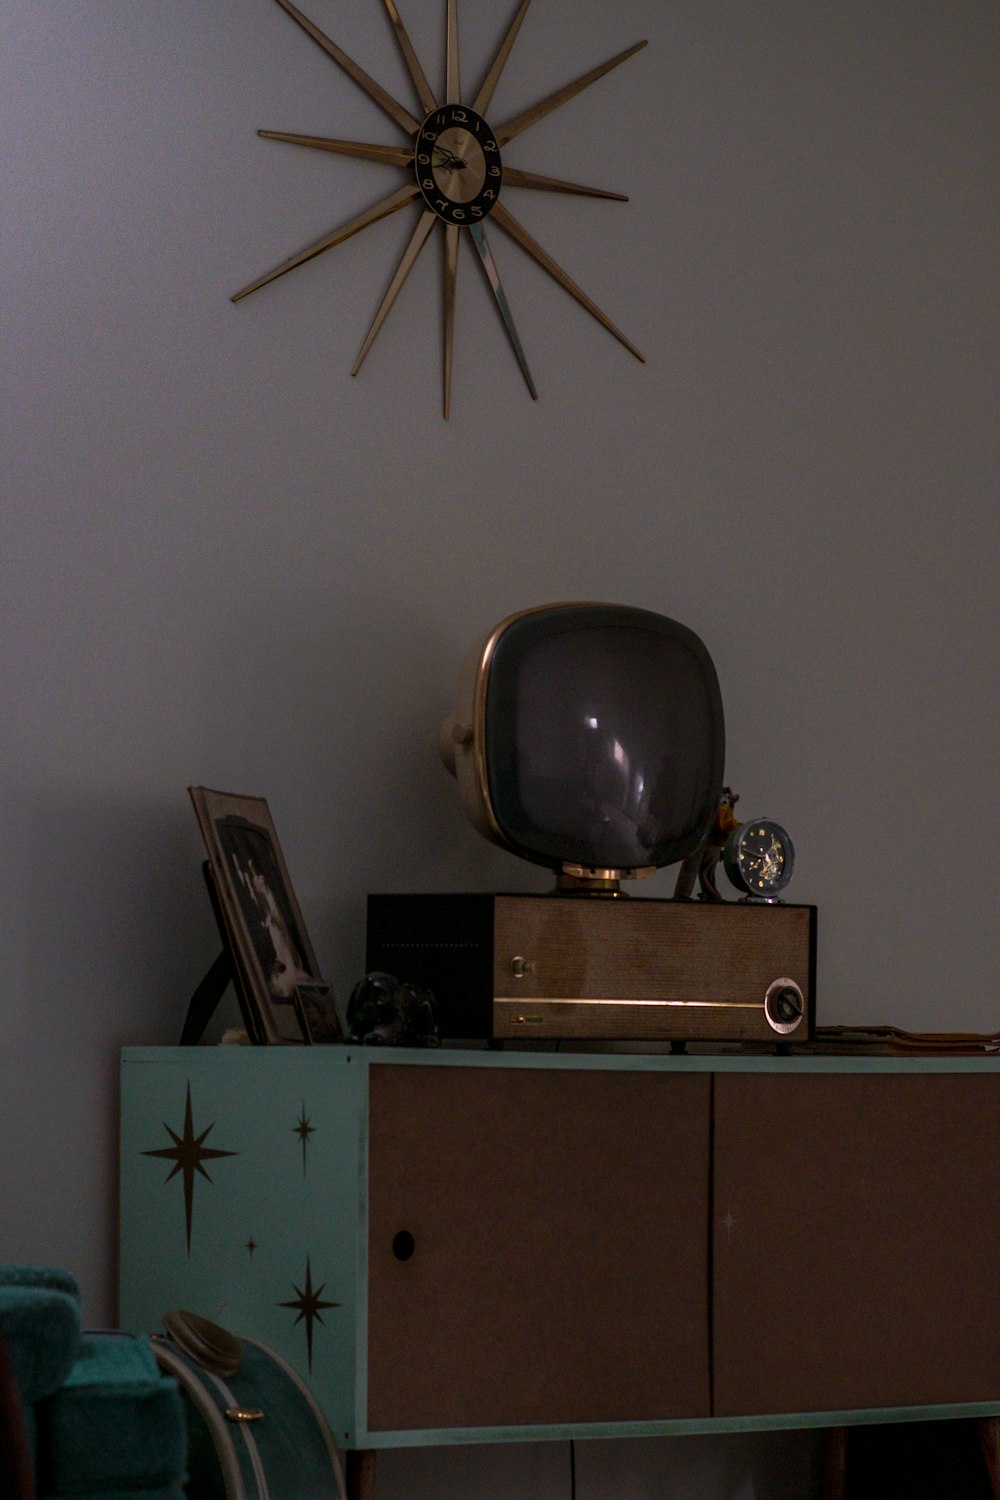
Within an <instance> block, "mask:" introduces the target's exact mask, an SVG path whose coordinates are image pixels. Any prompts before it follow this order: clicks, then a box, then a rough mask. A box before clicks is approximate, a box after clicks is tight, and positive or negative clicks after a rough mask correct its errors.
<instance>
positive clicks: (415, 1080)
mask: <svg viewBox="0 0 1000 1500" xmlns="http://www.w3.org/2000/svg"><path fill="white" fill-rule="evenodd" d="M370 1076H371V1089H370V1102H369V1195H370V1198H369V1234H368V1260H369V1292H368V1319H369V1323H368V1424H369V1430H371V1431H373V1432H374V1431H391V1430H401V1429H402V1430H419V1429H440V1428H461V1427H495V1426H522V1425H548V1424H552V1423H564V1422H565V1423H587V1422H613V1421H630V1420H643V1419H649V1420H654V1419H657V1418H672V1417H684V1416H695V1415H705V1414H707V1412H708V1410H709V1375H708V1349H709V1336H708V1185H709V1132H710V1118H709V1112H710V1096H711V1082H710V1078H709V1077H708V1076H707V1075H705V1074H691V1075H679V1074H666V1073H656V1072H649V1073H644V1072H641V1071H637V1072H630V1071H627V1070H622V1071H616V1070H597V1069H593V1070H589V1069H584V1068H580V1069H577V1068H545V1069H539V1068H530V1067H524V1068H522V1067H503V1068H499V1067H497V1068H494V1067H468V1066H455V1067H442V1066H437V1067H428V1066H421V1065H419V1064H417V1065H413V1066H400V1065H395V1066H394V1065H392V1064H389V1063H386V1064H385V1065H378V1064H373V1065H372V1067H371V1074H370Z"/></svg>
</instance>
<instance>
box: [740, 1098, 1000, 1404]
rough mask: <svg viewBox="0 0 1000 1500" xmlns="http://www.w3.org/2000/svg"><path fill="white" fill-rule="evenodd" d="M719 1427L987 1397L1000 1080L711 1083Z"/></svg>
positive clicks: (993, 1377)
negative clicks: (764, 1415) (765, 1416)
mask: <svg viewBox="0 0 1000 1500" xmlns="http://www.w3.org/2000/svg"><path fill="white" fill-rule="evenodd" d="M714 1159H715V1171H714V1208H713V1222H714V1264H713V1284H714V1296H713V1323H714V1387H715V1412H716V1414H717V1415H720V1416H725V1415H732V1414H736V1413H745V1412H796V1411H836V1410H844V1409H850V1408H857V1407H885V1406H897V1405H899V1406H906V1405H924V1404H936V1403H952V1402H967V1401H989V1400H994V1399H996V1397H997V1395H998V1394H1000V1311H998V1307H1000V1303H998V1287H1000V1075H998V1074H995V1073H994V1074H979V1075H974V1074H971V1073H970V1074H962V1073H941V1074H928V1073H923V1074H913V1073H867V1074H846V1073H842V1074H839V1075H832V1074H815V1073H813V1074H809V1073H803V1074H791V1073H789V1074H784V1075H779V1074H771V1073H764V1074H757V1073H746V1074H738V1073H726V1074H719V1075H718V1076H717V1077H716V1084H715V1138H714Z"/></svg>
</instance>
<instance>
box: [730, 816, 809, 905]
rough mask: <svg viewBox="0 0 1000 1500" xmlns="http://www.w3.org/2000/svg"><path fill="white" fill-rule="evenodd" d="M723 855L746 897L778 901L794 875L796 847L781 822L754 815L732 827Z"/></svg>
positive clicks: (732, 876) (731, 878)
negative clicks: (781, 892)
mask: <svg viewBox="0 0 1000 1500" xmlns="http://www.w3.org/2000/svg"><path fill="white" fill-rule="evenodd" d="M722 858H723V863H724V865H725V870H726V874H727V875H728V876H729V878H730V880H731V881H732V883H733V885H734V886H735V887H736V889H737V890H738V891H742V892H743V894H744V898H745V899H746V900H749V901H778V900H780V896H779V894H778V893H779V892H780V891H783V890H784V889H785V886H786V885H787V884H788V882H789V881H790V880H791V878H792V871H793V869H794V867H795V846H794V845H793V843H792V840H791V837H790V835H789V833H788V830H787V829H786V828H783V827H782V826H781V824H780V823H775V822H774V821H773V819H771V818H752V819H750V820H748V821H747V822H746V823H741V824H740V825H739V827H738V828H734V829H733V831H732V833H731V834H730V835H729V838H728V839H727V840H726V846H725V849H724V851H723V855H722Z"/></svg>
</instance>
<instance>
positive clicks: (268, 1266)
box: [120, 1046, 1000, 1448]
mask: <svg viewBox="0 0 1000 1500" xmlns="http://www.w3.org/2000/svg"><path fill="white" fill-rule="evenodd" d="M998 1159H1000V1056H995V1055H994V1056H981V1055H976V1056H965V1055H963V1056H953V1055H949V1056H945V1055H941V1056H925V1055H921V1056H915V1057H910V1056H898V1055H880V1056H871V1055H864V1056H859V1055H856V1054H849V1055H830V1054H818V1053H815V1052H812V1053H809V1054H807V1055H792V1056H787V1057H776V1056H774V1055H766V1054H751V1055H747V1054H742V1053H736V1052H732V1053H716V1054H710V1053H701V1054H695V1055H690V1056H687V1055H685V1056H669V1055H663V1054H650V1053H641V1052H617V1053H615V1052H599V1053H598V1052H594V1053H590V1052H565V1051H564V1052H558V1053H553V1052H551V1051H549V1052H491V1051H485V1050H483V1051H462V1050H458V1049H454V1050H453V1049H442V1050H439V1051H432V1050H427V1051H422V1050H421V1051H401V1050H396V1049H380V1048H359V1047H353V1046H338V1047H329V1048H318V1047H317V1048H293V1047H285V1048H240V1047H232V1048H219V1047H216V1048H209V1047H197V1048H129V1049H126V1050H125V1052H124V1053H123V1058H122V1139H121V1297H120V1321H121V1324H122V1326H123V1327H124V1328H127V1329H130V1330H133V1331H140V1332H141V1331H145V1332H150V1331H153V1330H155V1329H156V1328H157V1327H158V1326H159V1323H160V1319H161V1317H162V1314H163V1313H164V1312H165V1311H167V1310H168V1309H170V1308H172V1307H184V1308H188V1309H190V1310H191V1311H195V1312H198V1313H200V1314H202V1315H203V1316H205V1317H208V1318H211V1319H214V1320H215V1321H218V1322H220V1323H223V1324H224V1325H225V1326H226V1327H228V1328H230V1329H232V1330H233V1331H234V1332H236V1333H241V1334H244V1335H246V1336H247V1337H252V1338H255V1339H258V1340H260V1341H262V1342H264V1343H265V1344H268V1345H269V1346H271V1347H272V1348H274V1349H276V1350H277V1351H278V1352H279V1353H280V1354H282V1355H283V1356H284V1357H285V1358H286V1359H288V1360H289V1361H290V1362H291V1363H292V1364H293V1365H294V1366H295V1367H296V1368H297V1369H298V1370H299V1371H300V1373H301V1374H302V1375H303V1377H304V1378H305V1379H306V1380H307V1381H309V1383H310V1384H311V1386H312V1388H313V1390H314V1392H315V1394H316V1395H317V1397H318V1399H319V1400H320V1402H321V1404H322V1405H323V1407H324V1409H325V1411H326V1413H327V1416H328V1418H329V1420H330V1422H331V1428H332V1430H333V1433H334V1437H335V1439H336V1440H337V1441H338V1442H339V1443H340V1444H342V1445H343V1446H345V1447H349V1448H354V1447H356V1448H365V1447H367V1448H371V1447H380V1446H399V1445H403V1444H406V1443H415V1442H420V1443H428V1442H456V1441H460V1442H465V1441H496V1440H499V1439H507V1438H511V1439H523V1438H527V1437H557V1436H565V1435H567V1434H574V1433H576V1434H580V1435H592V1436H596V1435H603V1434H608V1435H623V1436H624V1435H631V1434H652V1433H666V1432H686V1431H710V1430H722V1429H725V1430H736V1429H743V1428H752V1427H763V1426H772V1427H788V1426H793V1425H800V1426H805V1425H824V1426H826V1425H834V1424H835V1423H836V1422H837V1421H838V1420H839V1419H841V1418H843V1417H844V1415H845V1414H847V1415H848V1419H849V1420H869V1421H871V1420H877V1419H879V1418H881V1419H882V1420H900V1419H901V1418H902V1417H904V1416H907V1415H914V1416H916V1415H928V1414H934V1415H987V1414H992V1413H995V1412H998V1411H1000V1333H998V1332H997V1331H996V1320H995V1315H994V1313H993V1309H992V1306H991V1304H990V1289H991V1287H992V1288H993V1290H994V1291H995V1280H996V1277H995V1269H994V1268H995V1265H996V1262H997V1254H998V1246H1000V1181H998V1178H1000V1174H998V1173H997V1171H996V1166H995V1164H996V1161H997V1160H998ZM992 1300H993V1303H995V1297H994V1298H993V1299H992ZM914 1369H917V1370H919V1371H922V1372H924V1373H923V1374H921V1375H920V1377H919V1378H916V1377H914V1376H913V1375H912V1374H911V1372H912V1371H913V1370H914Z"/></svg>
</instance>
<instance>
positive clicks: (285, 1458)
mask: <svg viewBox="0 0 1000 1500" xmlns="http://www.w3.org/2000/svg"><path fill="white" fill-rule="evenodd" d="M238 1342H239V1344H240V1345H241V1346H242V1357H241V1359H240V1363H239V1368H238V1369H237V1370H236V1371H235V1372H234V1373H226V1374H219V1373H216V1372H214V1371H212V1370H210V1369H206V1368H205V1366H204V1365H202V1364H201V1363H199V1361H198V1360H197V1359H195V1358H193V1357H192V1355H191V1354H189V1353H188V1352H187V1351H186V1350H185V1349H182V1348H181V1347H180V1346H179V1345H178V1344H177V1343H176V1342H175V1341H174V1340H173V1339H171V1338H164V1337H163V1336H162V1335H154V1337H153V1340H152V1345H153V1350H154V1352H155V1354H156V1358H157V1362H158V1364H159V1366H160V1368H161V1370H163V1371H164V1372H165V1373H166V1374H168V1375H172V1376H174V1378H175V1379H176V1381H177V1383H178V1385H179V1386H180V1389H181V1394H182V1396H183V1397H184V1406H185V1415H186V1417H187V1427H188V1459H187V1469H188V1485H187V1494H188V1497H189V1500H343V1497H344V1496H345V1495H346V1490H345V1487H344V1477H343V1470H342V1468H341V1464H340V1458H339V1455H338V1453H337V1450H336V1448H335V1447H334V1443H333V1439H332V1438H331V1436H330V1432H329V1428H328V1427H327V1425H326V1422H325V1420H324V1418H323V1414H322V1412H321V1411H320V1409H319V1407H318V1405H317V1404H316V1401H315V1399H314V1398H313V1396H312V1394H311V1393H310V1391H309V1390H308V1388H307V1387H306V1386H305V1385H304V1383H303V1382H302V1380H300V1378H299V1376H298V1375H297V1374H296V1373H295V1371H294V1370H293V1369H292V1368H291V1366H290V1365H287V1364H286V1363H285V1361H284V1360H283V1359H282V1358H281V1357H280V1355H278V1354H275V1353H274V1351H273V1350H272V1349H268V1348H267V1347H266V1346H265V1345H263V1344H258V1343H255V1342H254V1340H252V1339H245V1338H241V1339H239V1341H238Z"/></svg>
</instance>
